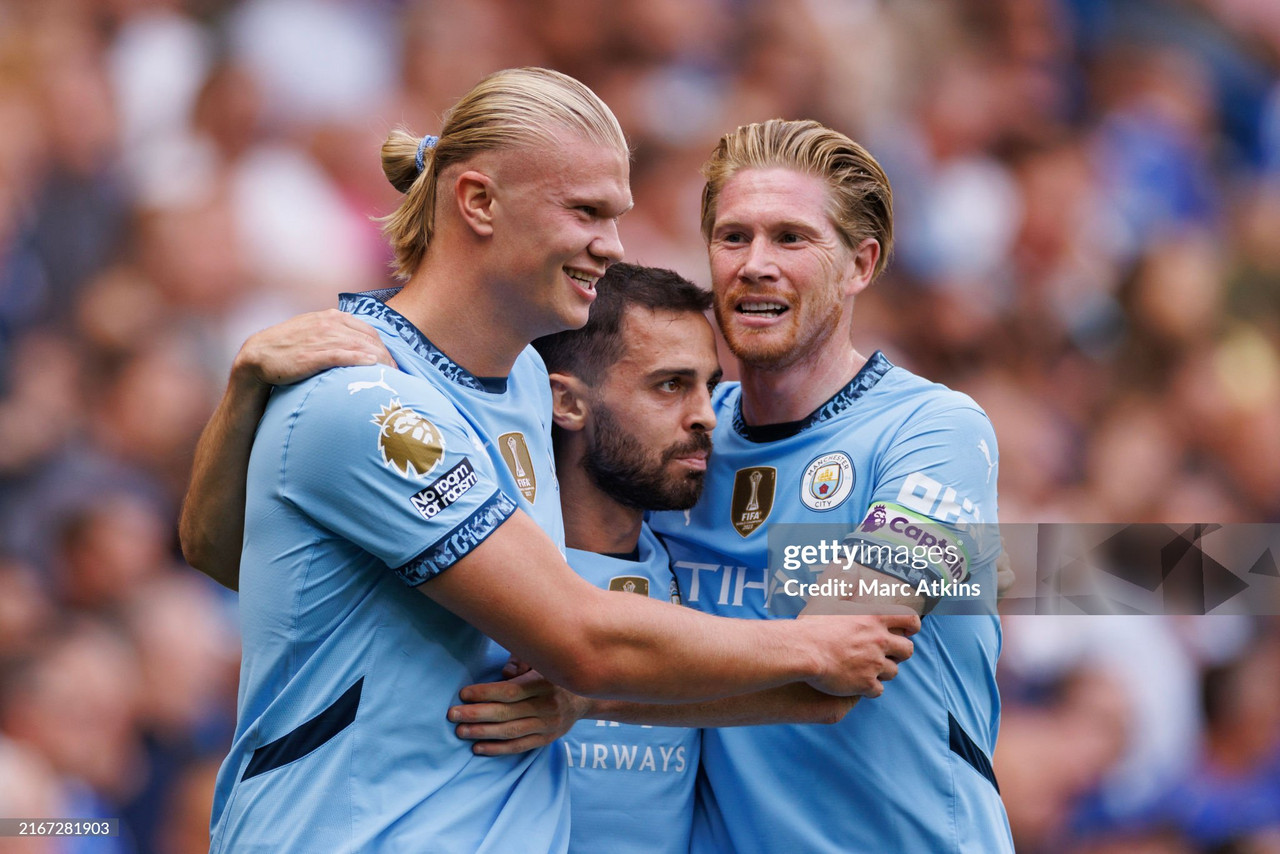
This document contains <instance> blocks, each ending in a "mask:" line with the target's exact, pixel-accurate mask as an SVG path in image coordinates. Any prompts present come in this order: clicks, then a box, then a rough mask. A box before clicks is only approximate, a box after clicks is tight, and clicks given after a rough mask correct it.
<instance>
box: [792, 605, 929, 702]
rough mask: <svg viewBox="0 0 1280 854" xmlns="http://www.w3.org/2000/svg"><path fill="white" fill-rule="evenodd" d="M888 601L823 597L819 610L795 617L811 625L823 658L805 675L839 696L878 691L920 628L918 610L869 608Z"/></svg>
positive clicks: (872, 694) (808, 627)
mask: <svg viewBox="0 0 1280 854" xmlns="http://www.w3.org/2000/svg"><path fill="white" fill-rule="evenodd" d="M872 607H874V608H876V609H877V610H880V611H883V610H885V608H886V607H887V606H884V605H868V604H863V603H856V602H847V601H841V600H824V602H823V603H822V604H821V605H820V606H819V608H818V609H817V610H818V612H816V613H815V612H814V611H810V610H809V609H808V608H806V609H805V613H803V614H801V615H800V617H799V618H798V619H797V622H798V623H800V624H801V625H802V626H803V627H804V629H805V630H806V631H811V632H812V636H813V641H814V642H815V643H816V644H817V649H818V650H819V654H820V655H823V656H825V657H826V661H827V664H826V666H825V667H824V668H823V672H822V675H820V676H817V677H814V678H812V679H809V680H807V682H808V684H809V685H810V686H812V687H813V688H816V689H817V690H819V691H823V692H825V693H827V694H834V695H836V696H839V697H849V696H854V695H858V696H862V697H879V696H880V695H881V694H883V693H884V683H885V682H887V681H889V680H890V679H892V678H894V677H895V676H897V675H898V665H899V664H901V663H902V662H903V661H906V660H907V659H908V658H910V657H911V653H912V652H913V651H914V645H913V644H912V642H911V641H910V640H909V638H910V636H911V635H914V634H915V633H916V632H918V631H919V630H920V616H919V615H918V614H916V613H915V612H914V611H912V610H910V609H908V608H903V609H902V611H901V612H900V613H893V614H868V613H866V611H867V609H868V608H872Z"/></svg>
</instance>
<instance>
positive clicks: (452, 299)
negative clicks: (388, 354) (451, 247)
mask: <svg viewBox="0 0 1280 854" xmlns="http://www.w3.org/2000/svg"><path fill="white" fill-rule="evenodd" d="M433 248H434V247H433ZM465 257H466V255H465V253H457V252H452V253H450V252H444V251H441V252H428V253H427V256H426V257H425V258H424V259H423V260H422V263H421V264H419V265H418V269H417V270H416V271H415V272H414V274H413V278H411V279H410V280H409V281H408V282H406V283H405V286H404V288H403V289H402V290H401V291H400V293H398V294H396V295H395V296H394V297H392V298H391V299H390V300H389V301H388V303H387V304H388V305H390V306H391V307H392V308H394V309H395V310H396V311H398V312H400V314H402V315H404V317H405V319H406V320H408V321H409V322H410V323H412V324H413V325H414V326H416V327H418V329H420V330H421V331H422V333H423V334H424V335H426V336H427V338H429V339H430V340H431V343H432V344H434V345H436V346H437V347H439V348H440V350H441V351H442V352H444V353H445V354H446V355H447V356H448V357H449V358H450V359H452V360H453V361H455V362H457V363H458V364H459V365H461V366H462V367H463V368H466V369H467V370H468V371H470V372H471V373H472V374H474V375H475V376H478V377H504V376H506V375H507V374H509V373H511V366H512V365H514V364H515V361H516V358H517V357H518V356H519V355H520V353H521V351H523V350H524V348H525V347H527V346H528V344H529V341H530V340H531V337H530V336H526V335H525V334H523V333H522V332H521V331H520V330H521V326H520V325H519V324H517V323H514V322H513V318H512V317H511V311H512V307H511V306H509V305H502V304H500V303H501V301H500V300H498V299H496V293H495V291H496V289H494V288H491V287H488V283H487V282H486V281H485V280H484V277H483V276H482V275H481V274H480V273H479V272H478V271H477V270H476V269H475V267H474V265H470V266H469V265H467V264H459V263H456V262H454V261H452V260H451V259H456V258H465ZM478 330H483V332H482V333H478Z"/></svg>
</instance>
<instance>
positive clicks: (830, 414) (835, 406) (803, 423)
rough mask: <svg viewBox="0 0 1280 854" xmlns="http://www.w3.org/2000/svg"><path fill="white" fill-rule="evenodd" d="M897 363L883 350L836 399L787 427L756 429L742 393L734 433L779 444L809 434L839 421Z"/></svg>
mask: <svg viewBox="0 0 1280 854" xmlns="http://www.w3.org/2000/svg"><path fill="white" fill-rule="evenodd" d="M892 367H893V363H892V362H890V361H889V359H888V358H887V357H886V356H885V355H884V353H881V352H880V351H879V350H877V351H875V352H874V353H872V354H871V358H870V359H867V363H866V364H865V365H863V366H862V369H861V370H859V371H858V373H857V374H856V375H854V378H853V379H851V380H849V384H848V385H846V386H845V387H844V388H842V389H840V390H839V391H838V392H836V393H835V394H834V395H832V396H831V397H830V398H829V399H828V400H827V402H826V403H824V404H822V405H821V406H819V407H818V408H817V409H815V410H814V411H813V412H810V413H809V414H808V415H807V416H805V417H804V418H801V419H800V420H799V421H787V422H785V423H783V424H761V425H759V426H754V427H753V426H752V425H750V424H748V423H747V422H746V420H744V419H743V417H742V393H741V391H739V393H738V402H737V404H736V405H735V406H734V407H733V431H734V432H735V433H737V434H738V435H739V436H741V437H742V438H744V439H746V440H747V441H748V442H758V443H763V442H777V441H779V440H780V439H787V438H790V437H791V436H794V435H796V434H797V433H799V432H801V431H802V430H807V429H808V428H810V427H812V426H813V425H815V424H820V423H822V422H823V421H828V420H830V419H832V418H835V417H836V416H837V415H839V414H840V413H841V412H844V411H845V410H846V409H848V408H849V407H850V406H853V404H854V403H855V402H857V400H858V398H860V397H862V396H863V395H864V394H866V393H867V392H868V391H870V390H871V389H872V388H874V387H875V384H876V383H878V382H880V378H881V377H883V376H884V375H885V374H887V373H888V372H889V369H890V368H892Z"/></svg>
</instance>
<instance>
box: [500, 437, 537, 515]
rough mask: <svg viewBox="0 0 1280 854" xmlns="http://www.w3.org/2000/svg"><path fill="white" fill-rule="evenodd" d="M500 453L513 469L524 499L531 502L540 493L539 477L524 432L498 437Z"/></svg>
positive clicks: (512, 473) (512, 471)
mask: <svg viewBox="0 0 1280 854" xmlns="http://www.w3.org/2000/svg"><path fill="white" fill-rule="evenodd" d="M498 453H500V454H502V461H503V462H505V463H506V464H507V468H509V469H511V476H512V477H514V478H515V479H516V486H517V487H518V488H519V489H520V494H521V495H523V496H524V500H525V501H528V502H529V503H530V504H532V503H533V499H534V498H535V497H536V496H537V494H538V477H537V475H535V474H534V472H533V459H532V458H531V457H530V456H529V445H528V444H527V443H526V442H525V440H524V434H523V433H503V434H502V435H501V436H499V437H498Z"/></svg>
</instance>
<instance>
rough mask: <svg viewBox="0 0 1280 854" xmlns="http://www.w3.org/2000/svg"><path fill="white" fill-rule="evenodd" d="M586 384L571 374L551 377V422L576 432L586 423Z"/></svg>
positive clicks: (563, 428)
mask: <svg viewBox="0 0 1280 854" xmlns="http://www.w3.org/2000/svg"><path fill="white" fill-rule="evenodd" d="M587 411H588V405H587V384H586V383H584V382H583V381H582V380H580V379H578V378H577V377H575V376H573V375H572V374H552V375H551V420H552V421H554V422H555V424H556V426H557V427H559V428H561V429H562V430H571V431H573V432H575V433H576V432H577V431H579V430H581V429H582V428H583V427H585V426H586V423H587Z"/></svg>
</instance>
